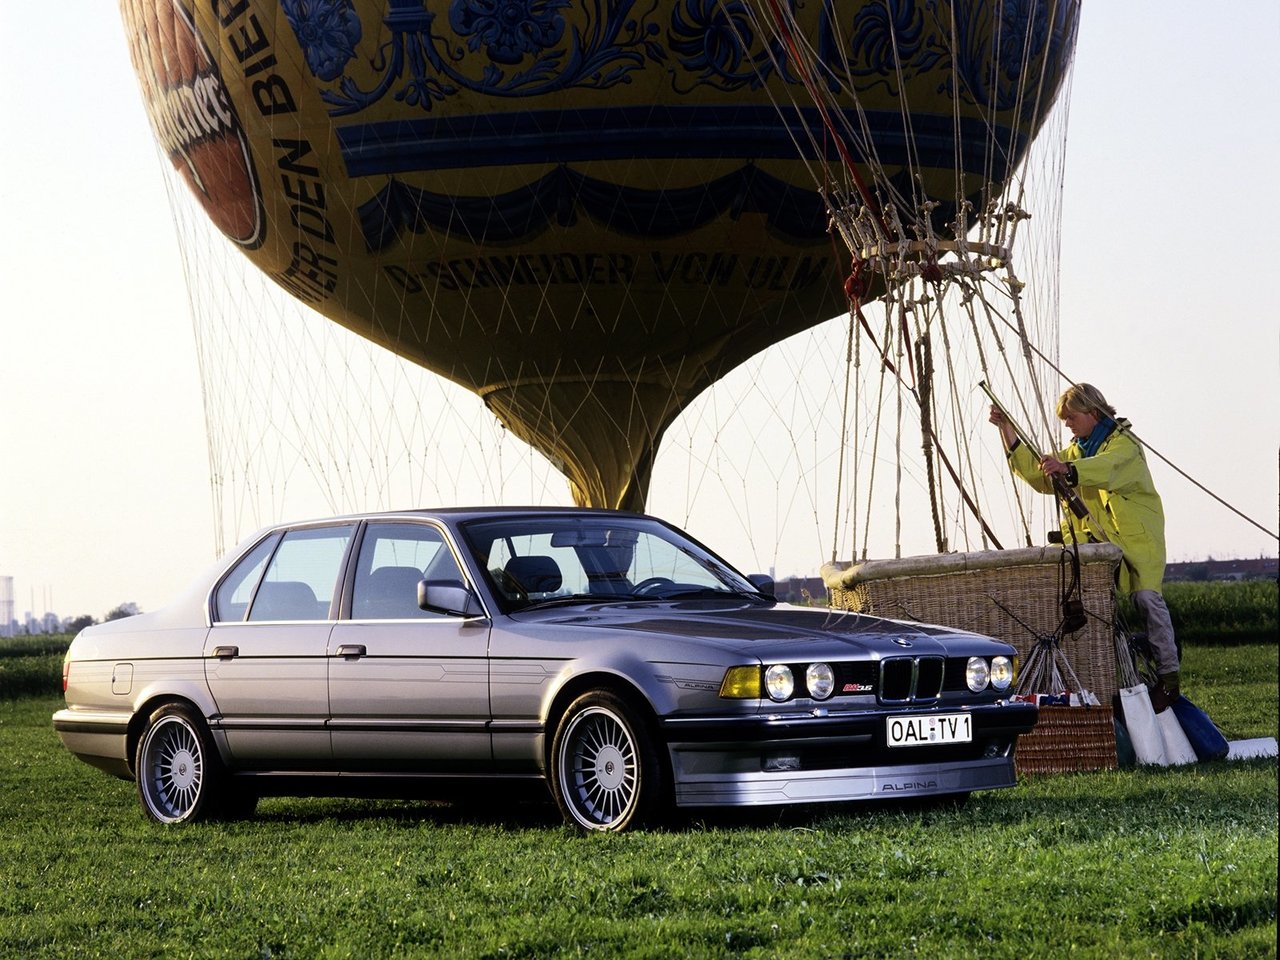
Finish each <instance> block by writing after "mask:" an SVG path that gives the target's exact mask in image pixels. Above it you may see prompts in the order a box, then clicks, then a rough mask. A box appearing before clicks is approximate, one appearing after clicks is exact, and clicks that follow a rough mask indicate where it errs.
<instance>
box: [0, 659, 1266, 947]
mask: <svg viewBox="0 0 1280 960" xmlns="http://www.w3.org/2000/svg"><path fill="white" fill-rule="evenodd" d="M1276 666H1277V663H1276V649H1275V647H1274V646H1269V647H1260V646H1253V647H1236V648H1230V649H1213V650H1209V649H1204V650H1192V651H1189V652H1188V656H1187V662H1186V665H1185V672H1186V677H1187V681H1186V682H1187V688H1188V689H1189V691H1190V692H1191V693H1192V695H1193V697H1195V699H1196V700H1197V702H1198V703H1199V704H1200V705H1201V706H1202V707H1204V708H1205V709H1206V710H1208V711H1209V713H1210V714H1211V715H1212V716H1213V717H1214V719H1215V720H1217V721H1218V722H1219V724H1220V725H1221V726H1223V727H1224V729H1225V730H1226V731H1227V732H1228V735H1229V736H1231V737H1233V738H1234V737H1253V736H1267V735H1274V733H1275V730H1276V723H1277V684H1276ZM58 706H59V701H58V700H57V699H56V698H41V699H29V698H28V699H20V700H13V701H7V702H2V703H0V957H24V958H27V957H72V956H75V957H112V958H115V957H129V958H143V957H187V956H191V957H230V958H263V957H270V958H277V960H278V958H291V957H308V958H310V957H321V958H326V957H360V958H364V957H415V956H425V957H430V956H440V957H493V958H497V957H559V956H566V957H568V956H596V957H615V956H629V957H734V956H743V957H761V958H763V957H777V956H788V957H841V956H850V957H908V956H921V957H944V958H950V957H957V958H966V957H973V958H978V957H981V958H1002V957H1009V958H1026V957H1059V956H1065V955H1068V954H1070V955H1072V956H1076V957H1091V958H1092V957H1096V958H1112V957H1171V958H1183V957H1196V956H1199V957H1239V958H1254V957H1263V956H1275V953H1276V951H1275V934H1276V917H1275V914H1276V871H1277V863H1276V843H1277V781H1276V763H1275V761H1274V760H1269V761H1249V762H1244V763H1228V762H1225V761H1224V762H1220V763H1215V764H1203V765H1197V766H1194V767H1190V768H1182V769H1176V770H1125V771H1115V772H1109V773H1096V774H1075V775H1067V776H1058V777H1043V778H1036V779H1031V780H1027V781H1024V782H1023V783H1022V784H1020V785H1019V786H1018V787H1017V788H1015V789H1013V790H1006V791H997V792H993V793H986V794H979V795H975V796H974V797H973V799H972V800H971V801H970V803H969V805H968V806H967V807H965V808H963V809H960V810H954V809H949V810H938V811H931V812H920V811H904V810H900V809H894V808H887V807H880V808H874V809H864V808H856V807H849V806H839V807H832V808H826V809H823V808H811V809H808V810H795V811H782V812H780V811H765V812H762V813H757V814H754V815H748V814H733V815H729V814H716V815H714V816H708V817H706V818H705V819H700V820H694V821H693V822H691V823H687V824H685V825H684V826H682V827H680V828H675V829H671V830H666V831H653V832H641V833H635V834H629V835H624V836H620V837H580V836H577V835H575V834H574V833H572V832H571V831H569V830H568V829H567V828H565V827H563V826H561V825H560V824H559V821H558V817H557V815H556V814H555V812H554V810H553V809H552V808H551V807H550V806H549V805H546V804H527V803H526V804H521V805H515V804H510V803H507V802H506V801H505V800H504V799H503V798H501V797H495V798H493V800H492V801H491V802H490V803H487V804H480V805H477V804H476V803H468V804H457V805H449V804H433V803H423V802H415V803H398V802H390V801H378V802H375V801H356V800H330V799H325V800H299V799H269V800H265V801H263V803H262V804H261V807H260V811H259V816H258V817H257V818H256V819H254V820H251V821H247V822H243V823H235V824H209V825H193V826H189V827H181V828H160V827H157V826H154V825H151V824H149V823H147V822H145V821H144V820H143V819H142V816H141V814H140V812H139V811H138V807H137V801H136V798H135V795H134V792H133V786H132V784H128V783H124V782H121V781H117V780H113V779H111V778H109V777H107V776H105V775H103V774H101V773H100V772H98V771H96V770H94V769H92V768H89V767H87V766H85V765H84V764H81V763H79V762H78V761H76V760H74V759H73V758H72V757H71V756H70V755H69V754H68V753H66V751H65V750H63V749H62V747H61V745H60V744H59V743H58V741H57V738H56V736H55V735H54V733H53V731H52V729H51V727H50V724H49V714H50V713H51V712H52V711H53V710H54V709H56V708H57V707H58Z"/></svg>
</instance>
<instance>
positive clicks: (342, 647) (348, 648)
mask: <svg viewBox="0 0 1280 960" xmlns="http://www.w3.org/2000/svg"><path fill="white" fill-rule="evenodd" d="M365 652H366V651H365V648H364V644H363V643H340V644H338V656H340V657H347V658H348V659H353V658H355V657H363V656H364V655H365Z"/></svg>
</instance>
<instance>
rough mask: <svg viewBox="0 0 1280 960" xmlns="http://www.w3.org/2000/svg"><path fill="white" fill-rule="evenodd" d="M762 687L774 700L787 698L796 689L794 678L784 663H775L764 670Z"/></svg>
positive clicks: (789, 697)
mask: <svg viewBox="0 0 1280 960" xmlns="http://www.w3.org/2000/svg"><path fill="white" fill-rule="evenodd" d="M764 688H765V689H766V690H768V691H769V696H770V697H772V698H773V699H774V700H789V699H791V694H793V693H795V691H796V678H795V677H794V676H793V675H792V673H791V668H790V667H788V666H787V665H786V664H785V663H775V664H774V665H773V666H771V667H769V668H768V669H767V670H765V672H764Z"/></svg>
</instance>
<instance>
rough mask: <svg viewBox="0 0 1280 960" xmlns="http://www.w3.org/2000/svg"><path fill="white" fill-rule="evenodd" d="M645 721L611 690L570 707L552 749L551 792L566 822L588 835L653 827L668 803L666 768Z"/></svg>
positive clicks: (583, 698)
mask: <svg viewBox="0 0 1280 960" xmlns="http://www.w3.org/2000/svg"><path fill="white" fill-rule="evenodd" d="M658 751H659V747H658V744H657V743H656V741H655V740H654V737H653V735H652V734H651V733H650V732H649V729H648V727H647V726H646V725H645V723H644V722H643V720H642V719H641V717H639V716H638V715H637V713H636V711H635V710H634V709H632V708H631V707H630V706H629V705H628V704H627V703H626V702H625V701H624V700H622V698H620V697H618V696H617V695H616V694H613V693H610V692H609V691H607V690H592V691H590V692H588V693H584V694H583V695H582V696H580V697H578V699H576V700H574V701H573V703H572V704H570V705H569V709H568V710H566V711H565V714H564V716H563V717H562V718H561V720H560V724H559V726H558V727H557V728H556V735H555V740H554V741H553V743H552V746H551V788H552V792H553V793H554V794H555V798H556V805H557V806H559V807H560V812H561V814H563V815H564V818H565V821H566V822H568V823H570V824H572V825H573V826H575V827H577V828H578V829H580V830H583V831H585V832H596V831H600V832H618V831H621V830H626V829H628V828H629V827H633V826H637V825H640V824H644V823H649V822H651V821H652V820H653V819H655V816H656V814H657V813H658V812H659V810H661V809H663V808H664V807H665V805H666V800H667V794H668V784H667V776H666V772H665V771H666V764H664V763H663V762H662V758H661V757H660V756H659V752H658Z"/></svg>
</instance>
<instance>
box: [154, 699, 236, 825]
mask: <svg viewBox="0 0 1280 960" xmlns="http://www.w3.org/2000/svg"><path fill="white" fill-rule="evenodd" d="M136 761H137V762H136V764H135V769H134V772H135V774H136V776H137V779H138V798H139V799H140V800H141V801H142V809H143V811H144V812H145V813H146V815H147V816H148V817H150V818H151V819H152V820H156V821H159V822H160V823H185V822H187V821H191V820H200V819H203V818H207V817H210V816H213V815H214V813H215V804H214V798H215V796H216V794H217V793H218V788H219V786H220V784H219V779H220V775H221V767H220V765H219V761H218V754H217V751H216V750H215V749H214V746H213V742H212V740H211V739H210V737H209V733H208V731H207V729H206V728H205V725H204V723H203V721H201V720H200V718H199V717H197V716H196V715H195V713H194V712H193V711H192V710H191V709H190V708H189V707H186V706H183V705H182V704H176V703H170V704H166V705H164V706H162V707H160V708H159V709H157V710H156V711H155V713H153V714H151V718H150V720H148V722H147V729H146V730H145V731H144V732H143V734H142V739H141V740H139V741H138V753H137V757H136Z"/></svg>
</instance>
